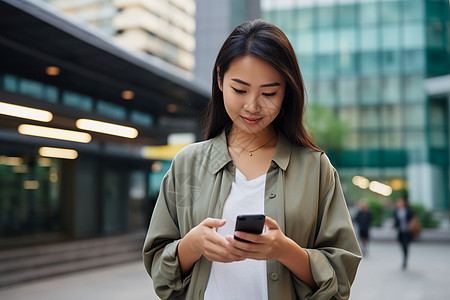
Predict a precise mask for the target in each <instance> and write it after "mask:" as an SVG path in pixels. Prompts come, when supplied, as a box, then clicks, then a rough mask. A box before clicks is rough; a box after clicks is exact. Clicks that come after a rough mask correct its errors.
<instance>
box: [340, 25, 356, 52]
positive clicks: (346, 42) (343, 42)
mask: <svg viewBox="0 0 450 300" xmlns="http://www.w3.org/2000/svg"><path fill="white" fill-rule="evenodd" d="M339 51H340V52H344V53H348V52H354V51H356V32H355V29H354V28H353V27H344V28H341V30H340V32H339Z"/></svg>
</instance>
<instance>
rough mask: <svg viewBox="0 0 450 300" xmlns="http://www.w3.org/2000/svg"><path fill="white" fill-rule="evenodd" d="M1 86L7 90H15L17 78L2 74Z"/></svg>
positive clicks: (16, 88) (17, 84) (17, 85)
mask: <svg viewBox="0 0 450 300" xmlns="http://www.w3.org/2000/svg"><path fill="white" fill-rule="evenodd" d="M3 88H4V89H5V90H6V91H8V92H13V93H14V92H17V90H18V88H19V80H18V79H17V77H16V76H14V75H9V74H5V75H4V76H3Z"/></svg>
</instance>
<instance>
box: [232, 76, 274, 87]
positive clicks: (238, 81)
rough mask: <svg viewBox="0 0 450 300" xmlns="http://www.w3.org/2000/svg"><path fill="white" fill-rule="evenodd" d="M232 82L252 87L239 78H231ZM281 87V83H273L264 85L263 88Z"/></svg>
mask: <svg viewBox="0 0 450 300" xmlns="http://www.w3.org/2000/svg"><path fill="white" fill-rule="evenodd" d="M231 80H233V81H235V82H237V83H240V84H243V85H247V86H250V83H248V82H245V81H243V80H240V79H239V78H231ZM279 85H280V83H279V82H272V83H266V84H262V85H261V87H269V86H279Z"/></svg>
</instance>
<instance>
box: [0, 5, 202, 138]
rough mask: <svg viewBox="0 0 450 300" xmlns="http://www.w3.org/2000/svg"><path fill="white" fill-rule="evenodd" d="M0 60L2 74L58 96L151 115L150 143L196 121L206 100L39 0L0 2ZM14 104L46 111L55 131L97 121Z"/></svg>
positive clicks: (176, 74)
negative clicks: (50, 71)
mask: <svg viewBox="0 0 450 300" xmlns="http://www.w3.org/2000/svg"><path fill="white" fill-rule="evenodd" d="M0 57H1V59H0V72H1V73H2V74H13V75H15V76H20V77H22V78H27V79H30V80H36V81H38V82H41V83H44V84H48V85H52V86H56V87H58V89H60V90H70V91H73V92H76V93H79V94H83V95H88V96H89V97H92V98H93V99H102V100H104V101H107V102H109V103H113V104H115V105H119V106H121V107H124V108H125V109H127V110H128V111H131V110H137V111H142V112H145V113H148V114H150V115H152V116H153V117H154V119H155V126H153V127H152V128H140V134H141V133H142V134H143V135H148V136H153V138H155V136H154V135H158V132H160V130H162V129H164V128H163V127H164V125H163V124H167V125H168V126H170V125H176V124H179V127H183V126H184V124H186V123H189V122H192V120H196V118H197V117H198V116H199V114H200V113H201V111H202V110H203V109H204V107H205V106H206V103H207V101H208V99H209V95H210V91H209V88H206V87H205V86H204V85H202V84H201V83H199V82H197V81H195V80H193V79H189V78H187V77H186V76H185V75H184V74H183V73H181V71H180V70H178V69H177V68H176V67H174V66H172V65H170V64H168V63H166V62H164V61H162V60H160V59H158V58H156V57H153V56H151V55H148V54H145V53H138V52H131V51H129V50H125V49H123V48H121V47H120V46H118V45H116V44H115V43H114V42H113V38H112V37H110V36H108V35H106V34H103V33H101V32H100V31H98V30H96V29H95V28H91V27H89V26H88V25H85V24H82V23H78V21H76V20H71V19H68V18H67V17H66V16H63V15H61V14H60V13H59V12H58V11H56V10H55V9H53V8H51V7H50V6H48V5H47V4H45V3H42V2H39V1H33V0H23V1H22V0H21V1H16V0H3V1H1V2H0ZM47 66H58V67H59V68H60V70H61V72H60V74H59V75H58V76H48V75H46V74H45V69H46V67H47ZM124 90H131V91H133V92H134V98H133V99H132V100H124V99H123V98H122V96H121V94H122V92H123V91H124ZM0 92H1V93H2V94H1V95H0V97H1V98H2V99H4V98H5V95H8V93H6V92H5V91H1V89H0ZM27 99H28V100H27ZM0 101H2V100H1V99H0ZM15 101H16V102H19V103H21V104H32V105H31V106H34V107H36V106H38V108H44V109H49V108H51V110H52V112H54V113H55V114H56V115H57V117H55V122H57V125H58V126H63V127H65V128H68V129H75V128H73V125H71V124H72V123H73V122H72V121H73V119H75V118H78V117H80V112H81V113H83V116H85V117H93V118H94V117H97V118H99V117H101V116H99V115H98V114H97V113H96V112H95V111H93V112H91V113H89V112H86V113H85V112H83V111H78V110H77V109H70V108H68V107H66V106H64V105H62V103H60V102H58V103H49V102H45V101H36V100H35V99H31V100H29V97H28V98H27V97H18V98H17V97H16V98H15ZM2 119H4V118H3V117H2V118H0V128H1V127H8V126H10V125H11V120H9V122H10V123H8V125H5V124H6V123H2V122H3V121H5V120H2ZM103 119H105V120H106V121H108V118H103ZM161 120H166V121H164V122H163V121H161ZM167 120H169V121H167ZM109 121H111V120H109ZM127 123H129V122H128V120H124V121H123V122H122V124H123V125H130V124H127ZM14 125H16V124H14ZM11 127H12V126H11ZM95 137H96V136H94V142H95ZM113 141H114V142H117V141H119V142H120V140H117V139H116V140H113ZM138 141H139V140H138Z"/></svg>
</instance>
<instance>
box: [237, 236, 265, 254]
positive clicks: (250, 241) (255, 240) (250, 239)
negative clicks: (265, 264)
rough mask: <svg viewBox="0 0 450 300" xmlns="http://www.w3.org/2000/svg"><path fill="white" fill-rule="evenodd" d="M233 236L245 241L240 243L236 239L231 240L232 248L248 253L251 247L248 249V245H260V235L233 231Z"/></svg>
mask: <svg viewBox="0 0 450 300" xmlns="http://www.w3.org/2000/svg"><path fill="white" fill-rule="evenodd" d="M234 236H235V237H236V238H241V239H243V240H245V241H247V242H245V241H240V240H238V239H236V238H233V240H234V241H235V242H234V243H233V245H234V246H237V247H238V248H241V249H245V250H247V251H250V250H251V249H250V248H251V247H249V246H250V245H256V244H259V243H261V240H260V239H261V235H260V234H254V233H248V232H243V231H235V232H234Z"/></svg>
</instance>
